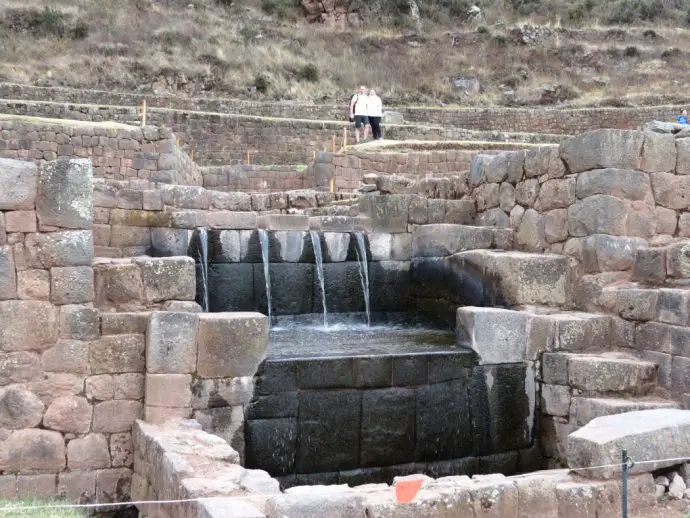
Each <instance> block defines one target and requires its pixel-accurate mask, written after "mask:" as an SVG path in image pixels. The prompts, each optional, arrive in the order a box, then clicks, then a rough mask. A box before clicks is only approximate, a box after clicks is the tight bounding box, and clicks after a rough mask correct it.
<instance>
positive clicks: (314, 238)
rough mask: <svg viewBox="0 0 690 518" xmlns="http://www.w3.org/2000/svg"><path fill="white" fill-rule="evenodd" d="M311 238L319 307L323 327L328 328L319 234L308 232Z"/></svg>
mask: <svg viewBox="0 0 690 518" xmlns="http://www.w3.org/2000/svg"><path fill="white" fill-rule="evenodd" d="M309 237H311V244H312V246H313V248H314V256H315V257H316V275H317V277H318V278H319V285H320V286H321V305H322V306H323V327H328V310H327V309H326V287H325V285H324V281H323V254H322V252H321V238H320V237H319V233H318V232H315V231H313V230H312V231H310V232H309Z"/></svg>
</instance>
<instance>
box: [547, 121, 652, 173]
mask: <svg viewBox="0 0 690 518" xmlns="http://www.w3.org/2000/svg"><path fill="white" fill-rule="evenodd" d="M643 143H644V133H642V132H641V131H628V130H617V129H601V130H595V131H589V132H587V133H583V134H581V135H577V136H575V137H571V138H568V139H566V140H564V141H562V142H561V144H560V148H559V153H560V156H561V158H562V159H563V161H564V162H565V163H566V165H567V167H568V170H569V171H570V172H571V173H580V172H582V171H589V170H591V169H605V168H618V169H639V165H640V157H641V155H642V144H643Z"/></svg>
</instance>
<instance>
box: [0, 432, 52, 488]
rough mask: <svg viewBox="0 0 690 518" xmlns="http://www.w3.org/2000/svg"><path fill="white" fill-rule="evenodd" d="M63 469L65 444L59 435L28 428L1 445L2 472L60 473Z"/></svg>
mask: <svg viewBox="0 0 690 518" xmlns="http://www.w3.org/2000/svg"><path fill="white" fill-rule="evenodd" d="M64 468H65V441H64V439H63V438H62V434H60V433H59V432H53V431H49V430H37V429H36V428H25V429H24V430H17V431H16V432H13V433H12V434H11V435H10V436H9V437H8V438H7V439H6V440H5V441H3V442H2V444H0V469H2V470H3V471H4V472H5V473H46V472H48V473H57V472H59V471H62V470H63V469H64ZM53 479H54V477H53Z"/></svg>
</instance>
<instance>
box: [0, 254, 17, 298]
mask: <svg viewBox="0 0 690 518" xmlns="http://www.w3.org/2000/svg"><path fill="white" fill-rule="evenodd" d="M16 298H17V272H16V270H15V266H14V251H13V249H12V247H11V246H0V300H7V299H16Z"/></svg>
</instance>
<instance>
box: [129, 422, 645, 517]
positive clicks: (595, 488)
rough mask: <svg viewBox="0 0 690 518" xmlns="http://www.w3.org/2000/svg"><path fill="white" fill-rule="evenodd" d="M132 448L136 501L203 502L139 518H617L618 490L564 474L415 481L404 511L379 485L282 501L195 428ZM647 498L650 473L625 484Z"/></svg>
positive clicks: (298, 493)
mask: <svg viewBox="0 0 690 518" xmlns="http://www.w3.org/2000/svg"><path fill="white" fill-rule="evenodd" d="M134 445H135V456H136V462H135V474H134V478H133V483H132V494H133V497H134V498H135V499H136V500H140V501H142V500H143V501H145V500H156V499H158V500H174V499H188V498H200V499H202V500H201V501H198V502H188V503H182V504H143V505H140V506H139V511H140V512H141V514H142V516H143V517H145V518H183V517H184V518H221V517H225V516H238V517H239V516H241V517H246V518H283V517H285V516H295V517H296V516H304V517H306V516H310V517H311V516H314V517H316V516H319V517H322V518H365V517H371V518H392V517H401V516H410V517H413V516H415V517H416V516H425V517H429V518H441V517H446V516H451V515H452V516H473V517H475V518H490V517H499V516H500V517H501V518H523V517H529V516H539V517H540V518H573V517H575V516H577V517H581V518H594V517H597V518H615V517H616V516H618V515H619V512H620V501H621V492H620V482H619V481H617V480H609V481H592V480H584V479H580V478H578V477H577V476H576V475H571V474H569V473H568V472H567V470H554V471H541V472H535V473H530V474H528V475H518V476H513V477H505V476H503V475H475V476H474V477H472V478H470V477H467V476H446V477H439V478H436V479H433V478H429V477H423V476H420V478H422V480H423V482H422V486H421V490H420V492H419V493H418V495H417V496H416V498H415V499H414V501H413V502H412V503H408V504H402V503H398V502H397V501H396V498H395V489H394V488H393V487H391V486H389V485H387V484H367V485H363V486H356V487H347V486H345V485H340V486H307V487H304V486H303V487H294V488H291V489H288V490H286V491H284V492H281V491H280V490H279V488H278V483H277V481H276V480H274V479H271V478H270V477H268V475H267V474H266V473H265V472H263V471H259V470H246V469H243V468H241V467H240V466H238V465H237V461H238V456H237V453H236V452H235V451H233V450H232V448H230V447H229V446H228V445H227V444H223V443H221V442H219V440H218V438H216V437H214V436H210V435H208V434H205V433H203V432H202V431H201V430H199V429H198V427H197V426H196V423H194V422H182V423H178V424H172V423H171V424H169V425H168V426H167V427H157V426H152V425H147V424H145V423H140V422H137V423H136V425H135V427H134ZM200 445H203V446H204V448H203V449H200V448H199V447H198V446H200ZM654 489H655V487H654V479H653V477H652V475H651V474H649V473H645V474H641V475H634V476H631V477H630V478H629V481H628V509H629V510H630V511H637V510H642V509H647V508H650V512H652V510H651V508H652V506H653V505H654V503H655V498H654ZM213 497H215V498H213Z"/></svg>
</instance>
